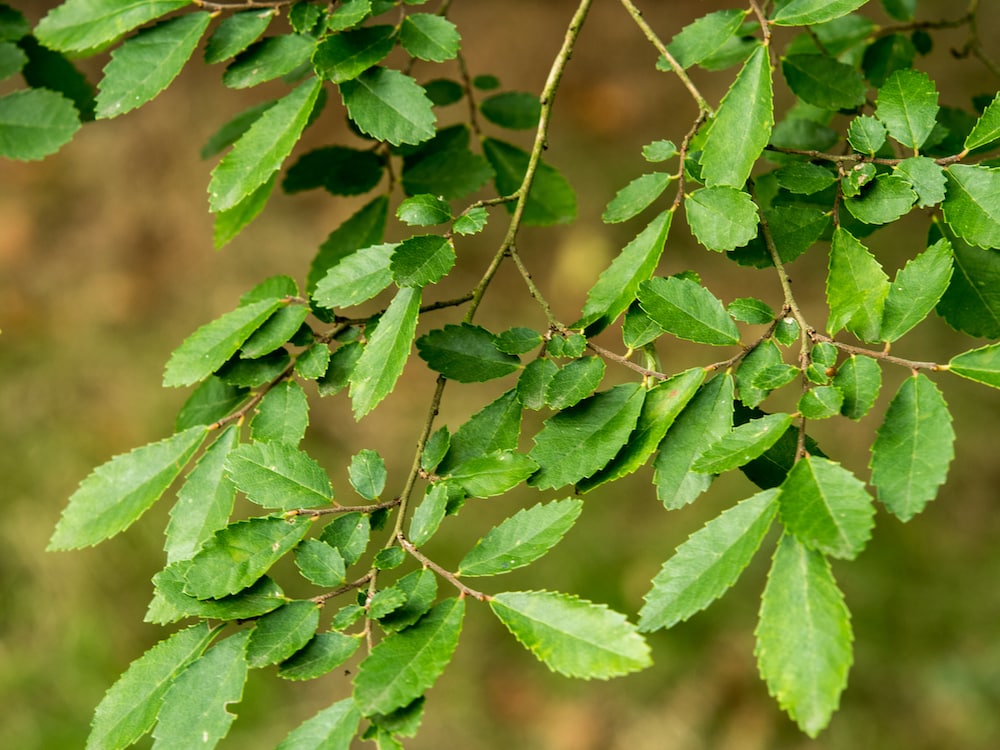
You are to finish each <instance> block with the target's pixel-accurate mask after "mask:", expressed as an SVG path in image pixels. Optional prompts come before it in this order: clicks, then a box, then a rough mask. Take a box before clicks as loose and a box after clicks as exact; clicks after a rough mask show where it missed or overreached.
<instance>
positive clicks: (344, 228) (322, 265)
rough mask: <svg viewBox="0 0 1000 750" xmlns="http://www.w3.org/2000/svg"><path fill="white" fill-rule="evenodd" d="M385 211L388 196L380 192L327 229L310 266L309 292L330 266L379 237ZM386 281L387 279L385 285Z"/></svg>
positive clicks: (307, 284) (382, 232)
mask: <svg viewBox="0 0 1000 750" xmlns="http://www.w3.org/2000/svg"><path fill="white" fill-rule="evenodd" d="M388 213H389V199H388V198H387V197H386V196H384V195H380V196H378V197H376V198H374V199H372V200H371V201H370V202H369V203H367V204H365V205H364V206H363V207H362V208H360V209H359V210H358V212H357V213H355V214H354V215H353V216H351V218H349V219H348V220H347V221H345V222H344V223H343V224H341V225H340V227H338V228H337V229H335V230H334V231H333V232H331V233H330V236H329V237H327V239H326V241H325V242H324V243H323V244H322V245H321V246H320V248H319V253H317V255H316V257H315V258H314V259H313V262H312V265H311V266H310V268H309V277H308V280H307V282H306V288H307V289H308V290H309V291H310V293H313V292H314V291H315V290H316V285H317V283H318V282H319V280H320V279H322V278H323V277H324V276H325V275H326V274H327V272H328V271H329V270H330V268H331V267H333V266H335V265H336V264H337V263H338V262H340V261H341V260H343V259H345V258H346V257H348V256H350V255H351V254H352V253H354V252H355V251H357V250H359V249H361V248H366V247H371V246H373V245H376V244H378V243H379V242H381V241H382V239H383V235H384V233H385V224H386V219H387V217H388ZM388 284H389V282H388V281H387V282H386V285H388ZM383 288H384V287H383Z"/></svg>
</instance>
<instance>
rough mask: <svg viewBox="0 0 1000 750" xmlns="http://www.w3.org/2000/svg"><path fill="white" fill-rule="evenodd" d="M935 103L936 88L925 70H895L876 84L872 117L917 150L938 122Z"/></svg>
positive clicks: (899, 139)
mask: <svg viewBox="0 0 1000 750" xmlns="http://www.w3.org/2000/svg"><path fill="white" fill-rule="evenodd" d="M937 102H938V92H937V89H936V88H935V87H934V82H933V81H932V80H931V79H930V78H929V77H928V76H927V74H926V73H923V72H921V71H919V70H909V69H906V70H897V71H895V72H894V73H893V74H892V75H890V76H889V77H888V78H887V79H886V81H885V83H884V84H882V86H881V87H879V92H878V101H877V106H876V109H875V116H876V117H878V119H880V120H881V121H882V122H883V123H884V124H885V126H886V128H888V129H889V135H891V136H892V137H893V138H895V139H896V140H897V141H899V142H900V143H902V144H903V145H904V146H906V147H907V148H912V149H913V150H914V152H916V151H917V149H919V148H920V147H921V146H922V145H924V141H926V140H927V136H929V135H930V134H931V130H933V129H934V124H935V122H937V113H938V103H937ZM914 155H916V153H914Z"/></svg>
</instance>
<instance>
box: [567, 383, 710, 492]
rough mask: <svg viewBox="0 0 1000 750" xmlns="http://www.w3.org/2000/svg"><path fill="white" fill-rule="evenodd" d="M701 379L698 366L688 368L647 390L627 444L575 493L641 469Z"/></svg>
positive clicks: (580, 483)
mask: <svg viewBox="0 0 1000 750" xmlns="http://www.w3.org/2000/svg"><path fill="white" fill-rule="evenodd" d="M704 379H705V370H704V369H703V368H701V367H692V368H691V369H690V370H685V371H684V372H681V373H678V374H677V375H674V376H673V377H671V378H668V379H667V380H664V381H663V382H662V383H660V384H659V385H657V386H656V387H655V388H651V389H650V390H649V391H647V392H646V398H645V399H644V400H643V402H642V412H640V414H639V420H638V422H636V425H635V430H633V432H632V434H631V435H630V436H629V439H628V442H627V443H626V444H625V445H624V446H623V447H622V449H621V450H620V451H619V452H618V454H617V455H616V456H615V457H614V458H613V459H612V460H611V462H610V463H608V464H607V465H606V466H604V467H603V468H601V469H600V470H599V471H597V472H596V473H595V474H594V475H592V476H590V477H587V478H586V479H582V480H581V481H579V482H577V485H576V488H577V491H578V492H589V491H590V490H592V489H594V488H595V487H598V486H599V485H602V484H604V483H606V482H611V481H613V480H615V479H620V478H621V477H624V476H627V475H628V474H631V473H632V472H634V471H636V470H638V469H639V467H640V466H643V465H644V464H645V463H646V461H648V460H649V457H650V456H652V455H653V452H654V451H655V450H656V449H657V447H658V446H659V445H660V443H661V442H662V441H663V436H664V435H666V433H667V430H668V429H669V428H670V426H671V425H672V424H673V423H674V420H675V419H676V418H677V415H678V414H680V412H681V410H682V409H683V408H684V407H685V406H686V405H687V403H688V402H689V401H690V400H691V398H692V397H693V396H694V395H695V393H696V392H697V391H698V387H699V386H700V385H701V383H702V381H703V380H704Z"/></svg>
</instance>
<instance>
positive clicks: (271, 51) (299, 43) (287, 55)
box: [222, 34, 316, 89]
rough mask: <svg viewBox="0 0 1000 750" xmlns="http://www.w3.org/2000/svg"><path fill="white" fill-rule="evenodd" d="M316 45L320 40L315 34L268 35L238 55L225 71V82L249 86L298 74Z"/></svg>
mask: <svg viewBox="0 0 1000 750" xmlns="http://www.w3.org/2000/svg"><path fill="white" fill-rule="evenodd" d="M315 48H316V40H315V39H313V38H312V37H311V36H306V35H302V34H282V35H281V36H272V37H267V38H266V39H262V40H261V41H259V42H256V43H255V44H252V45H250V47H248V48H247V49H246V50H244V51H242V52H241V53H240V54H239V55H237V57H236V59H235V60H233V62H232V63H230V65H229V67H227V68H226V72H225V73H223V74H222V83H223V84H224V85H226V86H228V87H229V88H231V89H248V88H251V87H253V86H259V85H260V84H262V83H266V82H267V81H273V80H274V79H275V78H280V77H282V76H288V75H291V74H294V73H295V71H297V70H299V69H300V68H301V67H302V66H303V65H305V64H306V63H307V62H308V61H309V57H310V55H312V53H313V50H314V49H315Z"/></svg>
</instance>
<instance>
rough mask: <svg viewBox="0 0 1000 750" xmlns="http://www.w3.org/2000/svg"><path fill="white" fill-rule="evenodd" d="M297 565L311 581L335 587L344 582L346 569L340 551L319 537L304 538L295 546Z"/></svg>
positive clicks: (319, 584)
mask: <svg viewBox="0 0 1000 750" xmlns="http://www.w3.org/2000/svg"><path fill="white" fill-rule="evenodd" d="M295 567H297V568H298V569H299V572H300V573H301V574H302V576H303V577H304V578H305V579H306V580H308V581H309V582H310V583H315V584H316V585H317V586H324V587H333V586H339V585H340V584H342V583H343V582H344V579H345V577H346V570H345V564H344V557H343V556H342V555H341V554H340V551H339V550H338V549H337V548H336V547H333V546H331V545H329V544H327V543H326V542H323V541H320V540H319V539H303V540H302V541H301V542H300V543H299V546H298V547H296V548H295Z"/></svg>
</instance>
